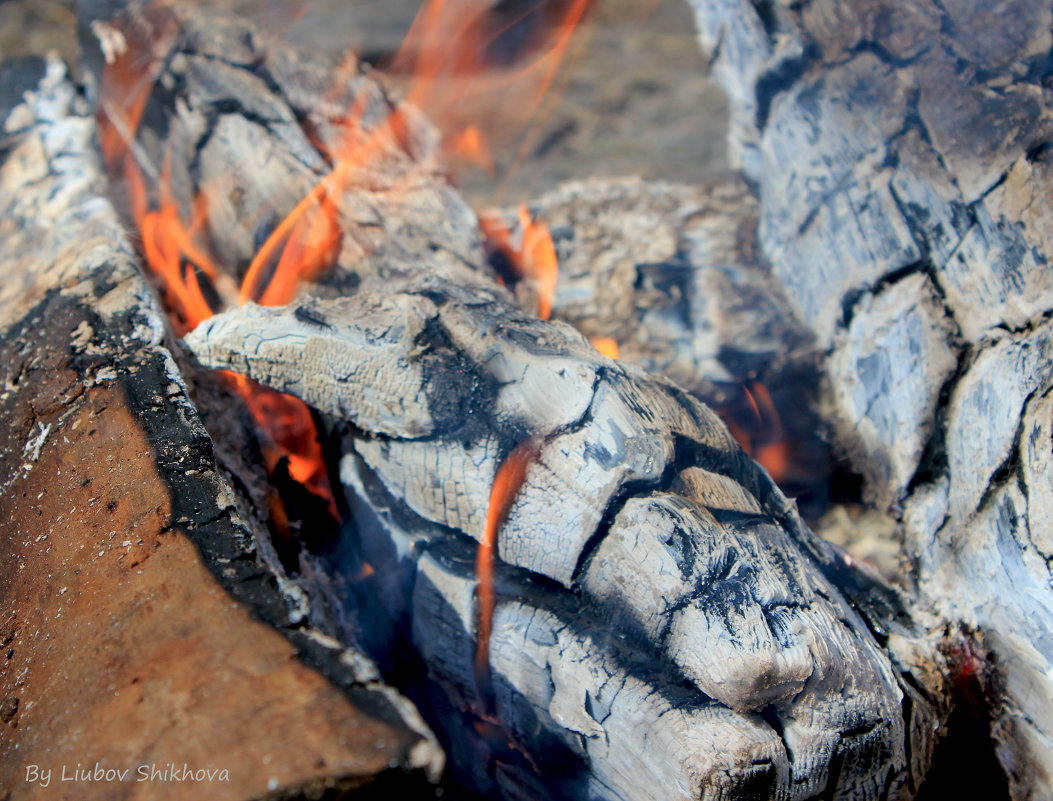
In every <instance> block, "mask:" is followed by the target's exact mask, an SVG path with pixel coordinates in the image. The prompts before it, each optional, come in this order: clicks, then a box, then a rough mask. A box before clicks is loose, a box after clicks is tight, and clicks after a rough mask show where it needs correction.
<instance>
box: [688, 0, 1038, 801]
mask: <svg viewBox="0 0 1053 801" xmlns="http://www.w3.org/2000/svg"><path fill="white" fill-rule="evenodd" d="M692 4H693V6H694V8H695V11H696V18H697V20H698V23H699V28H700V33H701V36H702V41H703V43H704V44H705V45H706V46H707V47H708V48H709V49H710V51H711V52H712V53H713V55H714V58H715V60H716V70H717V72H719V74H720V76H721V79H722V81H723V83H724V85H725V88H726V89H727V91H728V94H729V97H730V98H731V100H732V103H733V109H734V111H733V114H734V119H735V125H734V132H733V135H732V146H733V150H734V152H735V153H736V154H737V158H738V163H739V164H740V166H741V167H743V169H745V171H746V172H747V174H748V175H749V176H750V177H751V178H752V179H753V180H754V181H756V183H757V184H758V186H759V192H760V198H761V211H760V225H759V237H760V243H761V248H762V250H763V252H764V254H765V256H766V257H767V258H768V259H769V260H770V262H771V264H772V269H773V271H774V274H775V275H776V276H777V277H778V278H779V279H780V281H781V283H782V285H783V288H784V289H785V291H786V294H787V295H788V297H789V298H790V300H791V302H792V303H794V304H795V306H796V307H797V309H798V310H799V311H800V313H801V316H802V318H803V319H804V320H806V321H807V322H808V324H809V325H810V327H811V328H812V330H813V331H814V333H815V335H816V337H817V339H818V341H819V342H820V343H821V344H822V346H823V347H825V348H826V349H827V350H828V352H829V356H828V360H827V375H828V382H829V386H828V392H827V395H828V399H829V404H828V406H829V412H830V417H831V419H832V420H833V421H834V422H835V425H836V428H837V430H838V431H839V432H840V434H841V440H842V446H843V447H844V449H845V450H846V452H847V453H848V454H849V455H850V457H851V458H852V459H853V461H854V463H855V464H856V465H857V469H859V470H860V471H861V472H862V473H863V474H864V475H865V477H866V479H867V484H868V489H869V491H870V494H871V497H872V498H873V499H875V500H876V501H877V502H879V503H880V504H882V505H883V506H887V507H891V508H892V509H893V510H894V511H895V512H896V513H897V515H898V516H899V517H900V519H901V520H902V522H903V524H904V536H905V541H906V546H907V550H908V557H909V558H910V559H912V560H913V561H915V562H916V564H917V565H918V567H919V569H920V572H919V586H920V589H921V592H922V599H923V600H922V604H923V605H925V606H929V607H932V608H935V609H937V610H939V612H940V613H941V614H943V615H945V616H947V617H948V618H951V619H958V620H962V621H964V622H965V623H967V624H968V625H969V626H971V627H973V628H975V629H977V630H979V632H980V633H981V636H982V638H983V640H984V641H985V642H986V644H987V647H988V648H989V649H990V651H991V660H992V664H993V665H994V670H995V674H996V678H995V682H994V684H993V685H992V688H991V689H992V694H993V695H994V699H995V708H994V726H993V730H994V736H995V739H996V741H997V743H998V747H999V749H1000V756H1001V758H1002V762H1003V765H1004V767H1005V768H1006V771H1007V775H1008V777H1009V781H1010V784H1011V786H1012V789H1013V792H1014V794H1015V796H1016V797H1020V798H1024V797H1036V798H1039V797H1048V796H1049V795H1050V794H1051V793H1053V746H1051V745H1050V744H1051V743H1053V700H1051V699H1053V682H1051V676H1053V671H1051V664H1053V650H1051V648H1050V647H1049V646H1048V643H1050V642H1053V639H1051V634H1053V615H1051V614H1050V609H1051V608H1053V592H1051V589H1050V588H1051V586H1053V582H1051V574H1050V569H1049V566H1048V561H1047V554H1048V548H1047V544H1046V543H1047V540H1048V531H1047V529H1046V526H1045V517H1044V515H1045V512H1044V510H1045V509H1046V507H1047V506H1048V505H1049V502H1050V500H1049V499H1050V486H1051V484H1050V474H1049V472H1048V470H1047V465H1048V455H1049V449H1050V444H1049V441H1048V440H1043V439H1042V437H1043V436H1044V434H1042V433H1038V432H1044V431H1046V430H1047V429H1048V426H1049V422H1048V414H1049V409H1048V407H1047V406H1046V405H1045V403H1044V400H1043V399H1044V398H1045V397H1046V396H1047V394H1048V392H1049V390H1050V387H1051V383H1050V378H1051V376H1050V367H1049V347H1048V337H1049V317H1050V314H1051V312H1053V273H1051V272H1050V270H1049V257H1050V255H1051V253H1053V243H1051V241H1050V236H1051V231H1053V228H1051V227H1050V225H1049V223H1050V218H1049V214H1050V212H1049V208H1050V204H1049V202H1048V201H1049V197H1050V187H1051V181H1050V161H1049V142H1050V139H1051V134H1053V131H1051V128H1050V117H1049V113H1048V109H1049V105H1050V101H1051V96H1050V89H1049V78H1050V60H1049V54H1050V52H1051V50H1053V36H1051V33H1050V25H1051V22H1053V11H1051V10H1050V8H1049V7H1048V6H1047V5H1044V4H1041V3H1033V2H1027V1H1026V0H1021V1H1020V2H1006V3H1001V4H997V5H994V6H991V5H987V6H980V5H977V4H971V3H959V2H952V3H941V2H928V1H927V0H912V2H908V3H872V2H849V3H844V2H825V0H824V1H823V2H812V3H807V4H801V5H793V6H789V5H784V4H771V3H761V2H756V3H754V2H750V1H749V0H742V2H710V0H693V3H692Z"/></svg>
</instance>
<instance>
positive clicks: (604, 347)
mask: <svg viewBox="0 0 1053 801" xmlns="http://www.w3.org/2000/svg"><path fill="white" fill-rule="evenodd" d="M589 342H591V343H592V347H594V348H596V350H598V351H599V352H600V353H602V354H603V355H604V356H606V357H607V358H608V359H617V358H618V353H619V348H618V343H617V342H616V341H615V340H613V339H611V338H610V337H593V338H592V339H590V340H589Z"/></svg>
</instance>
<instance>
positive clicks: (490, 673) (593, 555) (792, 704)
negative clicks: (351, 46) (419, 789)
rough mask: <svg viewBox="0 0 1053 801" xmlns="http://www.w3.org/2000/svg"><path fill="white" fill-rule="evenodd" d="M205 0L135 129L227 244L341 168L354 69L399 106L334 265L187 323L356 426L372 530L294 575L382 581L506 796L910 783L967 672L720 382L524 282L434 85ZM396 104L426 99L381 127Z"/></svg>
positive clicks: (437, 686)
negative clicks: (802, 499)
mask: <svg viewBox="0 0 1053 801" xmlns="http://www.w3.org/2000/svg"><path fill="white" fill-rule="evenodd" d="M180 20H181V21H180V25H181V28H180V30H182V31H183V32H184V34H185V35H181V36H176V37H174V38H173V39H171V40H169V41H168V43H167V44H166V45H165V48H166V49H165V50H164V52H163V53H162V54H161V55H162V57H163V64H164V71H162V74H161V76H160V77H159V80H158V83H159V85H160V86H162V87H165V88H166V89H168V90H169V92H170V93H171V94H166V93H164V92H159V93H157V94H156V95H155V97H154V98H153V99H152V101H151V105H150V107H149V108H148V111H147V115H146V119H148V120H150V122H149V125H148V126H147V127H146V128H144V130H143V131H142V132H141V135H140V142H139V144H140V145H141V146H142V148H143V149H144V151H145V152H147V153H150V154H152V155H153V158H155V159H156V160H158V161H160V159H161V154H162V153H163V152H164V149H165V147H166V146H167V143H169V142H171V143H172V145H171V146H172V153H173V162H172V175H173V184H174V190H175V192H176V193H177V194H178V196H179V197H180V198H181V199H182V201H183V202H184V204H186V205H189V203H190V198H192V197H193V195H194V193H195V191H196V190H197V189H200V190H202V191H204V192H212V193H214V194H212V195H210V197H209V201H210V202H209V206H210V208H212V207H214V208H215V210H216V215H217V216H216V218H215V220H213V222H212V223H211V226H210V230H209V234H210V237H211V239H212V240H213V242H212V245H213V247H214V250H215V252H216V253H217V254H220V256H221V258H222V260H223V261H224V263H226V264H229V265H231V266H232V267H235V268H236V267H237V266H238V265H241V264H244V262H245V261H247V260H248V259H249V258H251V256H252V255H253V253H254V249H255V247H256V246H257V244H258V241H259V239H260V238H261V236H260V233H261V232H260V231H258V230H257V226H259V225H260V224H261V222H260V221H261V220H263V221H264V224H263V231H262V233H263V234H265V233H266V231H267V229H268V228H269V227H271V226H273V222H274V221H276V220H277V219H280V217H281V216H282V215H283V214H285V213H286V212H288V211H289V210H290V209H291V208H292V206H293V205H294V204H295V202H296V201H297V200H298V198H299V197H300V196H301V195H302V194H303V193H305V192H306V191H308V189H309V188H310V187H311V186H312V185H313V184H314V182H316V181H317V180H319V179H321V178H322V177H324V175H325V174H326V170H327V169H328V165H327V162H326V154H325V153H323V152H322V151H321V150H317V149H314V148H315V144H316V142H317V141H319V140H322V141H330V142H332V141H335V140H336V138H337V134H338V129H337V128H336V126H337V124H338V121H339V118H340V117H341V115H343V114H344V113H345V112H346V108H347V107H348V105H347V104H349V103H350V102H351V99H352V98H356V97H357V98H358V101H359V102H358V105H359V107H360V108H365V109H367V110H368V112H369V113H368V114H366V115H365V116H364V117H363V120H364V123H363V125H364V127H365V128H366V129H367V130H369V131H375V132H376V133H377V135H378V136H380V137H381V138H380V140H379V142H378V148H377V153H378V154H379V159H378V160H371V161H369V162H366V163H363V164H361V165H360V166H359V167H358V168H357V172H356V174H355V177H354V180H352V181H350V182H349V184H348V186H347V188H346V189H347V191H346V194H345V196H344V197H342V198H341V199H340V201H339V202H340V204H341V216H340V224H341V227H342V229H343V231H344V238H343V241H342V249H341V252H340V254H339V256H338V257H337V258H336V265H335V268H334V270H333V272H332V273H331V274H330V276H329V277H327V278H324V279H320V280H319V281H318V282H317V283H316V284H315V285H313V286H311V287H308V288H307V290H306V291H305V294H304V297H303V299H302V300H301V301H299V302H296V303H294V304H292V305H291V306H289V307H287V308H284V309H270V310H268V309H263V308H260V307H257V306H254V305H251V304H247V305H245V306H241V307H238V308H237V309H233V310H230V311H228V312H225V313H223V314H222V315H220V316H217V317H215V318H212V319H211V320H209V321H207V322H206V323H204V324H203V325H202V326H200V327H199V328H198V329H197V331H196V332H195V333H194V334H192V335H191V336H190V337H189V338H188V339H187V340H186V344H187V347H188V348H190V349H191V350H192V351H193V352H194V354H195V355H196V357H197V358H198V359H199V360H200V362H201V363H202V364H204V365H206V366H211V367H219V366H224V367H229V368H232V369H235V370H239V371H241V372H244V373H246V374H248V375H251V376H253V377H255V378H256V379H257V380H260V381H261V382H263V383H265V384H268V385H270V386H272V387H275V388H277V389H280V390H282V391H286V392H290V393H293V394H297V395H299V396H301V397H303V398H304V399H305V400H307V401H308V402H309V403H310V404H312V405H313V406H314V407H315V408H317V409H318V410H319V412H320V413H321V414H323V416H324V417H325V418H326V419H327V421H328V423H329V426H330V428H331V430H332V431H333V432H335V433H338V434H340V435H342V436H343V450H344V457H343V460H342V463H341V479H342V481H343V482H344V484H345V487H346V489H347V499H348V504H349V506H350V507H351V513H352V515H351V525H352V527H353V529H354V532H355V534H356V536H357V540H354V539H352V538H351V537H345V538H344V539H342V540H341V541H340V542H339V543H337V544H336V545H335V546H334V549H333V551H332V552H331V553H329V554H312V555H310V557H309V558H305V559H304V560H303V561H302V562H301V567H302V568H303V569H302V572H301V573H300V575H299V576H297V583H298V584H299V586H300V587H301V588H303V589H304V590H305V591H306V592H307V594H308V596H309V597H310V598H318V597H324V598H325V599H327V601H331V600H333V599H336V600H338V601H339V600H343V601H344V603H345V604H348V605H350V604H352V603H356V602H361V601H362V600H363V599H367V600H368V601H369V602H370V603H373V604H374V605H375V606H376V609H377V614H376V615H375V616H374V617H373V618H372V625H373V627H374V629H375V630H374V631H373V632H372V633H370V632H368V631H363V632H359V633H358V635H359V636H361V637H363V638H366V639H372V640H373V641H374V642H376V643H378V644H385V645H389V646H390V645H391V644H392V643H393V642H395V641H396V640H397V638H398V637H399V636H402V635H404V636H406V637H407V638H408V643H409V645H411V646H412V648H413V651H414V655H415V657H416V658H420V659H422V660H423V665H424V667H423V669H424V670H426V671H427V673H428V676H429V681H427V682H425V683H424V684H423V685H421V686H420V687H418V688H417V689H418V690H419V692H420V693H421V696H418V697H424V698H427V699H428V702H429V703H428V705H427V707H426V714H428V715H429V719H430V720H431V721H432V722H433V723H434V725H436V726H437V727H439V728H440V730H441V735H440V736H442V737H443V739H444V742H445V743H446V744H447V745H448V747H449V748H450V750H451V761H452V763H453V765H454V767H455V769H456V770H458V771H460V774H461V778H462V779H463V780H464V781H465V782H467V783H469V784H470V786H471V787H473V788H474V789H476V790H478V791H481V792H501V793H503V794H504V795H505V796H507V797H509V798H520V797H545V796H549V797H555V798H568V797H569V798H573V797H580V796H582V795H585V796H587V797H595V798H610V797H615V798H624V799H629V798H671V799H672V798H682V797H683V796H684V795H685V794H687V795H688V796H689V797H706V796H707V795H708V796H710V797H717V798H721V797H723V798H747V797H755V796H757V795H760V796H761V797H773V798H795V799H797V798H799V799H804V798H807V797H809V796H813V795H815V794H818V793H821V792H825V791H829V792H830V793H832V794H837V793H839V792H840V793H843V794H845V795H855V796H856V797H859V798H863V799H869V798H880V797H882V796H883V795H887V794H888V793H890V792H893V793H897V794H901V795H910V794H911V793H912V792H913V791H914V789H915V788H916V786H917V784H918V783H919V782H920V780H921V776H922V775H923V774H924V771H925V769H926V766H927V763H928V759H929V755H930V754H931V748H932V745H933V743H934V731H935V729H936V723H937V721H938V720H939V718H940V716H941V714H942V700H941V699H942V692H943V688H942V687H941V686H940V680H939V668H938V667H937V666H936V665H937V664H938V663H936V662H935V661H934V658H933V656H932V654H929V653H926V652H925V650H924V647H922V646H920V645H919V643H920V639H919V636H918V632H915V631H914V630H913V629H912V624H911V622H910V619H909V616H908V615H907V614H906V613H905V612H904V611H903V610H902V609H901V608H900V607H899V605H898V599H897V597H896V595H895V594H894V593H891V592H889V591H888V590H887V588H884V587H883V586H881V585H880V582H877V581H875V580H873V579H872V578H871V577H869V576H868V575H867V574H866V573H865V572H862V571H860V570H858V569H857V568H856V567H855V566H854V565H853V564H852V563H851V561H850V560H849V559H848V558H847V557H845V556H844V555H843V554H840V553H838V552H835V551H834V550H833V549H831V548H828V547H827V546H825V545H823V544H822V543H821V542H820V541H818V540H816V539H815V538H814V537H813V536H812V535H811V534H810V533H809V532H808V531H807V529H806V528H805V527H804V526H803V525H802V524H801V522H800V520H799V517H798V516H797V514H796V511H795V509H794V507H793V505H792V503H791V502H789V501H788V500H787V499H786V498H785V497H784V496H783V495H782V494H781V493H780V492H779V491H778V490H777V489H776V488H775V487H774V485H773V484H772V482H771V480H770V479H769V478H768V477H767V475H766V474H765V473H764V472H763V470H761V469H759V468H758V467H757V466H756V465H755V464H753V463H752V462H751V461H750V460H749V459H748V458H747V457H746V456H745V454H744V453H743V452H742V451H741V450H740V449H739V448H738V446H737V445H735V443H734V441H733V440H732V438H731V436H730V434H729V433H728V431H727V430H726V429H725V428H724V427H723V426H722V425H721V424H720V423H719V421H718V420H717V418H716V416H715V415H714V413H713V412H712V411H710V410H709V409H708V408H707V407H705V406H703V405H701V404H700V403H698V402H697V401H695V400H693V399H692V398H691V397H690V396H688V395H687V394H686V393H685V392H684V391H683V390H680V389H678V388H676V387H675V386H674V385H672V384H669V383H668V382H666V381H664V380H661V379H653V378H648V377H647V376H646V375H645V374H643V373H642V372H640V371H638V370H636V369H634V368H632V367H628V366H625V365H622V364H619V363H616V362H613V361H610V360H606V359H604V358H603V357H601V356H600V355H599V354H598V353H597V352H596V351H595V350H594V349H593V348H592V347H591V346H590V345H589V344H588V342H587V340H586V339H585V338H584V337H583V336H582V335H581V334H580V333H578V332H576V331H574V330H573V329H572V328H570V327H569V326H567V325H566V324H559V323H544V322H541V321H539V320H537V319H535V318H533V317H530V316H526V315H524V314H523V313H522V312H520V311H519V310H517V309H516V308H515V307H514V306H513V305H512V304H511V296H510V294H509V293H508V292H507V291H506V290H504V289H502V288H500V287H499V286H497V284H496V282H495V280H494V277H493V275H492V274H491V273H490V272H489V270H488V269H487V267H486V264H485V261H484V258H483V252H482V247H481V239H482V238H481V236H480V234H479V231H478V227H477V224H476V220H475V217H474V215H473V213H472V212H471V211H470V209H468V207H467V206H466V205H465V204H464V203H463V202H462V201H461V200H460V199H459V198H458V196H457V194H456V193H455V192H454V191H453V190H452V189H451V188H450V187H449V186H448V185H447V184H446V183H445V181H444V180H443V177H442V173H441V165H440V163H439V160H438V153H437V149H436V143H437V137H436V135H435V133H434V131H433V130H432V129H431V128H430V126H429V125H428V124H427V122H426V121H424V120H422V119H420V117H419V115H415V114H414V113H413V112H412V111H411V110H409V109H407V108H406V107H404V106H399V105H398V104H396V103H395V102H394V101H392V100H391V99H390V98H389V97H388V96H387V95H386V94H385V93H384V92H383V91H382V90H381V89H380V88H379V86H378V85H377V84H376V83H374V82H373V81H372V80H371V79H370V78H369V77H368V76H359V75H357V74H355V73H351V74H350V75H346V76H345V78H346V80H345V82H343V83H341V78H340V76H339V75H338V76H335V77H334V78H333V79H334V80H336V81H337V83H336V87H335V89H329V90H323V89H322V88H321V87H322V86H324V85H325V84H324V83H323V82H321V81H320V79H319V76H320V75H324V74H325V73H324V72H320V71H319V69H318V68H317V67H315V66H312V65H311V64H310V63H309V62H308V61H307V60H300V59H297V58H295V57H294V56H292V55H291V54H288V53H287V52H286V51H283V50H282V49H281V48H280V47H278V46H277V45H274V44H273V43H269V42H268V43H264V41H263V40H262V39H260V38H258V37H256V35H255V34H254V33H253V32H252V31H251V29H248V28H247V26H245V25H244V24H242V23H230V24H226V23H218V22H215V21H213V20H211V19H208V18H207V17H204V16H201V15H197V14H187V15H184V16H183V17H181V18H180ZM166 75H167V76H169V77H168V78H166ZM283 76H284V77H283ZM333 97H337V98H342V103H341V102H336V101H327V100H326V98H333ZM393 112H398V113H400V114H402V115H403V117H404V119H405V120H406V122H407V125H406V126H405V127H403V128H401V134H400V135H399V136H397V137H388V138H384V130H383V129H384V125H383V124H384V121H385V119H386V117H387V115H390V114H392V113H393ZM232 164H235V165H237V166H235V167H234V169H233V173H232V171H231V165H232ZM282 188H284V191H280V192H278V193H277V195H276V189H282ZM268 221H270V222H268ZM228 260H229V261H228ZM341 295H343V296H342V297H341ZM530 437H535V438H537V439H538V441H539V442H540V443H541V444H540V455H539V457H538V460H537V461H536V462H535V463H534V464H533V465H532V466H531V468H530V470H529V471H528V474H527V482H526V485H525V486H524V487H523V488H522V490H521V491H520V492H519V493H518V495H517V500H516V502H515V504H514V506H513V509H512V514H511V515H510V518H509V521H508V523H507V524H506V525H505V527H504V528H503V529H502V532H501V536H500V540H499V544H498V549H497V550H498V554H499V557H500V563H499V565H498V570H497V572H498V575H499V587H498V599H499V600H498V604H497V609H496V614H495V622H496V624H497V625H496V628H495V631H494V636H493V637H492V638H491V641H490V647H489V653H488V654H487V656H488V665H489V668H486V669H485V670H484V669H483V668H481V667H480V666H479V665H477V663H476V660H475V653H474V652H475V648H476V644H475V640H476V632H477V625H478V621H477V616H478V613H477V610H476V604H475V600H474V594H475V592H476V585H477V580H476V578H475V574H474V565H473V559H474V555H475V543H476V542H477V541H478V539H479V538H480V537H481V536H482V527H483V521H484V518H485V514H486V508H487V504H488V499H489V493H490V486H491V484H492V482H493V478H494V474H495V471H496V469H497V466H498V463H499V462H500V461H501V459H503V458H504V457H505V456H506V455H507V454H508V453H509V451H511V450H512V449H513V448H514V447H516V446H517V445H519V444H520V443H521V442H522V441H523V440H525V439H527V438H530ZM364 562H365V563H366V564H364ZM367 568H368V569H367ZM327 570H328V573H327V572H326V571H327ZM359 619H360V620H362V621H366V620H368V619H370V618H367V616H365V615H362V616H360V618H359ZM400 632H401V634H400ZM350 634H351V633H350V632H348V636H350ZM383 656H384V658H385V659H386V660H388V661H390V662H392V663H396V662H398V663H400V664H405V663H406V660H405V659H403V657H404V655H403V654H399V653H394V654H392V653H388V654H383ZM409 661H410V662H411V663H412V662H413V660H412V659H410V660H409ZM484 674H485V675H484ZM906 674H912V675H914V676H915V677H916V678H918V685H919V686H924V687H926V688H927V689H925V690H921V691H919V690H918V689H916V686H915V682H914V679H908V678H906ZM410 677H411V678H413V677H412V674H411V676H410ZM931 677H934V678H935V681H930V680H929V679H930V678H931ZM465 715H467V716H468V722H466V720H465ZM685 744H686V745H685Z"/></svg>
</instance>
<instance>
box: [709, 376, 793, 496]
mask: <svg viewBox="0 0 1053 801" xmlns="http://www.w3.org/2000/svg"><path fill="white" fill-rule="evenodd" d="M742 392H743V394H744V395H745V396H746V401H747V403H748V404H749V407H750V410H751V411H752V412H753V416H754V418H755V420H756V425H755V426H751V427H749V429H747V428H746V427H745V426H742V425H739V424H736V423H735V422H734V421H733V420H731V419H727V420H725V422H726V423H727V426H728V428H729V429H730V431H731V434H732V436H733V437H735V439H736V440H738V443H739V444H740V445H741V446H742V447H743V449H744V450H745V451H746V453H748V454H749V455H750V456H752V457H753V458H754V459H755V460H756V461H757V462H759V463H760V465H761V467H763V468H764V469H765V470H767V471H768V474H769V475H770V476H771V477H772V478H773V479H775V481H776V482H777V483H782V482H785V481H786V479H787V478H789V476H790V473H791V468H792V465H791V462H792V457H791V453H790V443H789V441H788V440H787V439H786V437H785V436H784V435H783V430H782V419H781V418H780V417H779V412H778V410H777V409H776V408H775V402H774V401H773V400H772V397H771V393H770V392H769V391H768V388H767V387H766V386H764V384H762V383H761V382H760V381H752V382H750V384H749V386H747V385H745V384H743V386H742Z"/></svg>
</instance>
